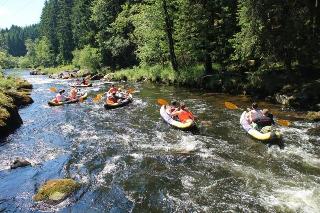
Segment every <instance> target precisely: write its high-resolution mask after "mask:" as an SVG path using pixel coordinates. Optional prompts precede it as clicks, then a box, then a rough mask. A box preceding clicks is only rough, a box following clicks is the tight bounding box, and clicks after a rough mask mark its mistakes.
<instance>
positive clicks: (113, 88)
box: [107, 84, 118, 94]
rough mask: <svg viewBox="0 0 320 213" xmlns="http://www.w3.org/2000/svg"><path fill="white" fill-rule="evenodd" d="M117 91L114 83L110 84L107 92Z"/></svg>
mask: <svg viewBox="0 0 320 213" xmlns="http://www.w3.org/2000/svg"><path fill="white" fill-rule="evenodd" d="M117 92H118V88H117V87H115V86H114V84H112V85H111V87H110V89H109V90H108V92H107V93H109V94H113V93H117Z"/></svg>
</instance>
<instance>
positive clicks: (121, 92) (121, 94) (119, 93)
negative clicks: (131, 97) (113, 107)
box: [116, 88, 125, 100]
mask: <svg viewBox="0 0 320 213" xmlns="http://www.w3.org/2000/svg"><path fill="white" fill-rule="evenodd" d="M116 96H117V98H119V99H121V100H123V99H125V97H124V96H125V94H124V92H123V91H122V89H121V88H119V89H118V93H116Z"/></svg>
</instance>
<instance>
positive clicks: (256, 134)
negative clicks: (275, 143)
mask: <svg viewBox="0 0 320 213" xmlns="http://www.w3.org/2000/svg"><path fill="white" fill-rule="evenodd" d="M246 114H247V112H246V111H244V112H243V113H242V115H241V117H240V124H241V126H242V128H243V129H244V130H245V131H246V132H247V133H248V134H249V135H251V136H252V137H253V138H255V139H258V140H261V141H267V140H274V139H280V138H281V133H280V132H279V131H270V132H267V133H263V132H260V131H258V130H256V129H254V128H253V127H252V126H251V125H250V124H249V122H248V121H247V119H246ZM270 129H271V128H270Z"/></svg>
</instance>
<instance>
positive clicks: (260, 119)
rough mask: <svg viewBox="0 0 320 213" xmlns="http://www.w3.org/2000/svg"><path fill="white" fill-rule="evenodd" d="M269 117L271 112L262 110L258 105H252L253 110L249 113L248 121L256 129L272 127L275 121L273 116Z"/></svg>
mask: <svg viewBox="0 0 320 213" xmlns="http://www.w3.org/2000/svg"><path fill="white" fill-rule="evenodd" d="M271 116H272V115H271V114H270V115H269V110H268V109H264V110H260V109H259V108H258V104H257V103H255V102H254V103H252V108H251V110H250V111H249V112H248V113H247V120H248V122H249V124H251V125H252V126H253V127H254V128H255V129H261V128H263V127H265V126H271V125H272V124H273V123H274V121H273V116H272V117H271Z"/></svg>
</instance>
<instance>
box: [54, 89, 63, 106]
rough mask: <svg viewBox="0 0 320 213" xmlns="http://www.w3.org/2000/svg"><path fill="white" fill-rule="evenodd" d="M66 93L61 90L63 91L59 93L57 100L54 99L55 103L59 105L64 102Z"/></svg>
mask: <svg viewBox="0 0 320 213" xmlns="http://www.w3.org/2000/svg"><path fill="white" fill-rule="evenodd" d="M64 92H65V90H61V91H59V93H58V94H57V95H56V97H55V99H54V101H55V102H56V103H59V102H62V101H64V96H63V95H62V94H63V93H64Z"/></svg>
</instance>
